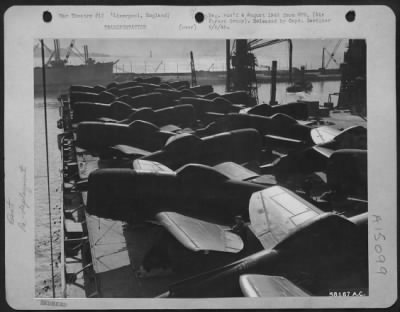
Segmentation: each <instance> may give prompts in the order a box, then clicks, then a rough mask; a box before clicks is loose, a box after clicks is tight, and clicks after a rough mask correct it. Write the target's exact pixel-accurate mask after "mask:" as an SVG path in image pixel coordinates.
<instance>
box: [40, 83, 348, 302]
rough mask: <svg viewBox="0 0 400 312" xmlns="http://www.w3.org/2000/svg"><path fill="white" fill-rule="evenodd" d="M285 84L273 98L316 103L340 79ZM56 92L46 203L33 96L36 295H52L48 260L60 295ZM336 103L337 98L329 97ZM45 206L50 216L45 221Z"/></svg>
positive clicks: (50, 111)
mask: <svg viewBox="0 0 400 312" xmlns="http://www.w3.org/2000/svg"><path fill="white" fill-rule="evenodd" d="M287 86H288V84H287V83H278V84H277V92H276V99H277V101H278V103H279V104H285V103H289V102H294V101H296V100H298V99H305V100H315V101H319V102H320V105H322V104H323V103H324V102H326V101H327V99H328V95H329V94H331V93H336V92H339V88H340V81H322V82H314V83H313V90H312V92H310V93H304V92H301V93H296V94H290V93H287V92H286V87H287ZM214 90H215V92H218V93H224V92H225V86H224V85H222V84H221V85H215V86H214ZM58 96H59V94H52V95H48V97H47V104H48V105H47V116H48V121H47V122H48V148H49V169H50V193H51V196H50V203H49V202H48V192H47V170H46V141H45V120H44V105H43V97H41V96H40V95H39V96H37V97H35V99H34V105H35V112H34V114H35V229H36V230H35V258H36V264H35V277H36V285H35V294H36V296H37V297H52V281H51V262H52V260H53V265H54V266H53V267H54V273H55V285H56V297H60V296H61V274H62V272H61V237H62V236H61V234H62V233H61V231H62V224H61V206H62V185H61V183H62V172H61V169H62V168H61V163H62V162H61V153H60V151H59V150H58V146H57V134H59V133H61V130H59V129H58V128H57V120H58V119H59V118H60V116H59V103H58V101H57V97H58ZM258 97H259V102H260V103H263V102H265V103H269V100H270V84H268V83H265V84H259V91H258ZM332 101H333V102H334V105H336V102H337V97H336V96H334V97H332ZM49 206H50V209H51V214H52V218H51V220H49ZM50 222H51V226H52V237H53V259H51V252H50V251H51V250H50V229H49V228H50Z"/></svg>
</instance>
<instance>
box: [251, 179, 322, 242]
mask: <svg viewBox="0 0 400 312" xmlns="http://www.w3.org/2000/svg"><path fill="white" fill-rule="evenodd" d="M322 213H323V212H322V211H321V210H320V209H318V208H317V207H315V206H314V205H312V204H310V203H309V202H307V201H305V200H304V199H302V198H301V197H300V196H298V195H296V194H295V193H293V192H291V191H289V190H288V189H286V188H284V187H281V186H272V187H269V188H267V189H265V190H262V191H259V192H256V193H253V195H252V196H251V198H250V203H249V215H250V226H249V227H250V229H251V230H252V231H253V233H254V234H255V235H256V236H257V238H258V239H259V240H260V242H261V244H262V245H263V247H264V248H265V249H272V248H274V247H275V246H276V245H277V244H278V243H279V242H281V241H282V240H283V239H284V238H286V237H287V236H288V235H289V234H290V233H291V232H292V231H294V230H295V229H296V228H297V227H298V226H300V225H301V224H302V223H304V222H306V221H308V220H311V219H313V218H315V217H317V216H318V215H320V214H322Z"/></svg>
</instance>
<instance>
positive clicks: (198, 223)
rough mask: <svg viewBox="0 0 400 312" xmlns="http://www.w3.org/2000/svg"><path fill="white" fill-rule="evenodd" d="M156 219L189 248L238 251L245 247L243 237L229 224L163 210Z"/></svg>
mask: <svg viewBox="0 0 400 312" xmlns="http://www.w3.org/2000/svg"><path fill="white" fill-rule="evenodd" d="M156 220H157V221H159V222H160V224H161V225H162V226H163V227H164V228H166V229H167V230H168V231H169V232H170V233H171V234H172V235H173V236H174V237H175V238H176V239H177V240H178V241H179V242H180V243H181V244H182V245H183V246H185V247H186V248H188V249H189V250H193V251H201V250H204V251H206V250H207V251H222V252H230V253H237V252H239V251H241V250H242V249H243V241H242V239H241V238H240V237H239V236H238V235H236V234H234V233H232V232H230V231H229V230H230V228H229V227H227V226H222V225H218V224H214V223H209V222H205V221H202V220H198V219H195V218H191V217H187V216H183V215H181V214H178V213H174V212H161V213H159V214H157V216H156Z"/></svg>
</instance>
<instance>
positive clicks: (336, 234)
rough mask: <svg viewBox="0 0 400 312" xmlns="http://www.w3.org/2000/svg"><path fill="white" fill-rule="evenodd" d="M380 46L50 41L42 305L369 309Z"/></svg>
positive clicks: (43, 91) (40, 224)
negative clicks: (223, 302)
mask: <svg viewBox="0 0 400 312" xmlns="http://www.w3.org/2000/svg"><path fill="white" fill-rule="evenodd" d="M366 44H367V43H366V41H365V40H363V39H343V38H340V39H326V40H324V39H321V40H317V39H295V40H291V39H233V40H229V39H227V40H162V39H136V40H128V39H121V40H113V39H108V40H105V39H87V40H82V39H81V40H75V39H63V40H60V39H47V40H37V41H36V42H35V45H34V55H35V61H36V62H37V64H36V65H37V66H36V67H35V68H34V74H35V76H34V78H35V80H34V82H35V131H36V133H35V155H37V156H38V157H37V158H35V182H37V183H35V191H36V192H37V194H38V196H37V197H36V198H35V205H36V207H37V208H38V209H37V210H36V215H35V221H36V236H35V256H36V294H37V296H39V297H48V296H52V292H53V291H54V292H55V293H56V295H57V296H65V297H67V298H68V297H105V298H115V297H122V298H142V297H145V298H153V297H162V298H168V297H175V298H187V297H189V298H193V297H196V298H209V297H238V296H247V297H264V296H266V297H277V296H284V297H292V296H329V295H332V294H338V295H340V294H345V293H350V292H351V293H352V295H354V294H356V295H357V296H367V295H368V249H367V244H368V237H367V233H368V222H367V221H368V218H367V214H368V196H367V195H368V194H367V185H368V181H367V155H368V152H367V150H368V149H367V110H366ZM45 99H46V102H47V103H46V105H47V110H48V113H47V123H48V129H47V131H48V149H49V150H50V153H49V155H51V157H50V158H49V162H50V163H49V166H50V168H51V170H50V172H51V175H50V179H51V181H50V182H51V189H50V191H51V209H52V210H51V211H52V219H51V227H52V232H51V235H49V223H48V214H47V211H48V209H49V202H48V194H47V192H48V189H47V185H46V183H47V182H46V175H45V174H43V173H42V172H45V169H46V164H48V163H46V161H44V160H45V159H46V155H45V151H46V148H45V144H46V141H45V140H44V138H45V136H44V135H42V133H43V131H44V127H43V124H44V119H43V118H44V117H43V116H44V115H43V109H44V100H45ZM58 168H60V169H61V174H60V170H57V169H58ZM51 238H52V239H53V244H52V245H51V244H50V241H49V240H50V239H51ZM61 240H63V242H62V243H63V244H61ZM61 246H63V249H62V250H61V248H62V247H61ZM49 262H50V263H51V267H52V269H53V273H52V272H51V271H49V265H48V264H49ZM61 264H63V265H61ZM61 268H64V271H62V270H61ZM62 281H64V282H62Z"/></svg>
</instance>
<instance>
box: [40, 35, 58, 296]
mask: <svg viewBox="0 0 400 312" xmlns="http://www.w3.org/2000/svg"><path fill="white" fill-rule="evenodd" d="M40 43H41V46H42V83H43V104H44V127H45V137H46V165H47V196H48V202H49V225H50V257H51V285H52V290H53V298H55V297H56V293H55V286H54V265H53V231H52V227H51V222H52V220H51V219H52V218H51V202H50V197H51V196H50V170H49V140H48V135H47V100H46V68H45V62H44V42H43V39H41V40H40Z"/></svg>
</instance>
